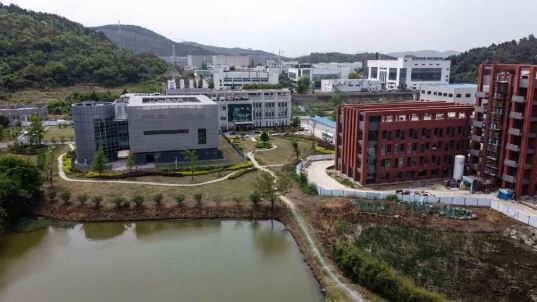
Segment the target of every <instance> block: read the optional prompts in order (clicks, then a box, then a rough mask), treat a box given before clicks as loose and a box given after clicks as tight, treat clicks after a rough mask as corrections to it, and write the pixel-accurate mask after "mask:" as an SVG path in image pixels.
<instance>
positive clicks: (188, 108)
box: [72, 94, 222, 165]
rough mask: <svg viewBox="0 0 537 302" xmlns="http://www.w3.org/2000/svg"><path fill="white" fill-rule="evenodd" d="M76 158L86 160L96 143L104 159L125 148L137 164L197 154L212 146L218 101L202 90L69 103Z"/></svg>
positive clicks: (209, 153) (206, 155)
mask: <svg viewBox="0 0 537 302" xmlns="http://www.w3.org/2000/svg"><path fill="white" fill-rule="evenodd" d="M72 110H73V121H74V127H75V140H76V147H77V149H76V163H77V164H79V165H89V164H91V163H92V161H93V158H94V156H95V153H96V152H97V151H98V150H99V149H100V148H102V149H103V151H104V153H105V155H106V158H107V160H108V161H114V160H116V159H117V156H118V151H122V150H129V151H130V153H131V154H133V155H134V158H135V161H136V163H137V164H146V163H157V164H158V163H171V162H176V161H184V160H185V158H184V155H183V151H184V150H195V151H196V153H197V154H198V158H199V159H201V160H205V159H215V158H222V153H221V152H220V151H219V150H218V134H219V131H218V105H217V104H216V103H215V102H213V101H212V100H210V99H209V98H207V97H206V96H203V95H173V96H161V95H151V94H125V95H123V96H121V98H120V99H119V100H117V101H116V102H114V103H104V102H83V103H79V104H74V105H73V106H72Z"/></svg>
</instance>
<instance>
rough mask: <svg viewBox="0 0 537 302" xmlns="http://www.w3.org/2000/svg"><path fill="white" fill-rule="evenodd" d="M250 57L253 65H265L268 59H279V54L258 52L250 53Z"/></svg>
mask: <svg viewBox="0 0 537 302" xmlns="http://www.w3.org/2000/svg"><path fill="white" fill-rule="evenodd" d="M248 57H249V58H250V64H251V65H252V66H258V65H261V66H264V65H266V64H267V62H268V61H279V59H278V56H277V55H273V54H256V55H249V56H248Z"/></svg>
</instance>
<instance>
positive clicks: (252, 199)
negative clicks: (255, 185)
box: [250, 191, 261, 207]
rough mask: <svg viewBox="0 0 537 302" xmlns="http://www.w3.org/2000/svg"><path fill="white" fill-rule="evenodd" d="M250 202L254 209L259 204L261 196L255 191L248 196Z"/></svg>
mask: <svg viewBox="0 0 537 302" xmlns="http://www.w3.org/2000/svg"><path fill="white" fill-rule="evenodd" d="M250 202H251V203H252V205H253V206H254V207H257V205H258V204H259V203H260V202H261V196H260V195H259V193H257V192H256V191H254V192H252V193H251V194H250Z"/></svg>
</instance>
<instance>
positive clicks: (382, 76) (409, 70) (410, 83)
mask: <svg viewBox="0 0 537 302" xmlns="http://www.w3.org/2000/svg"><path fill="white" fill-rule="evenodd" d="M367 67H368V78H369V79H370V80H379V81H380V82H381V83H382V84H383V88H385V89H388V90H395V89H398V88H399V87H400V85H401V84H404V85H405V86H406V88H407V89H412V90H420V89H421V86H422V85H425V84H448V83H449V72H450V68H451V62H450V61H449V60H445V59H443V58H420V57H414V56H406V57H404V58H398V59H397V60H368V61H367ZM418 68H419V69H429V70H431V69H440V71H441V73H440V77H439V78H438V79H434V80H433V79H431V80H415V79H413V78H412V74H413V70H414V69H416V70H415V71H417V69H418ZM375 69H376V70H377V72H376V74H375V72H374V70H375ZM390 69H392V71H394V72H395V76H390ZM391 75H394V73H393V72H392V73H391Z"/></svg>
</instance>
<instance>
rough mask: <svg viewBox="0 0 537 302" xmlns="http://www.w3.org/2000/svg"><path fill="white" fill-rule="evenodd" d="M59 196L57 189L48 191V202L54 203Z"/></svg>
mask: <svg viewBox="0 0 537 302" xmlns="http://www.w3.org/2000/svg"><path fill="white" fill-rule="evenodd" d="M57 195H58V192H56V189H53V188H51V189H49V190H48V191H47V198H48V201H50V202H54V201H56V196H57Z"/></svg>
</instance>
